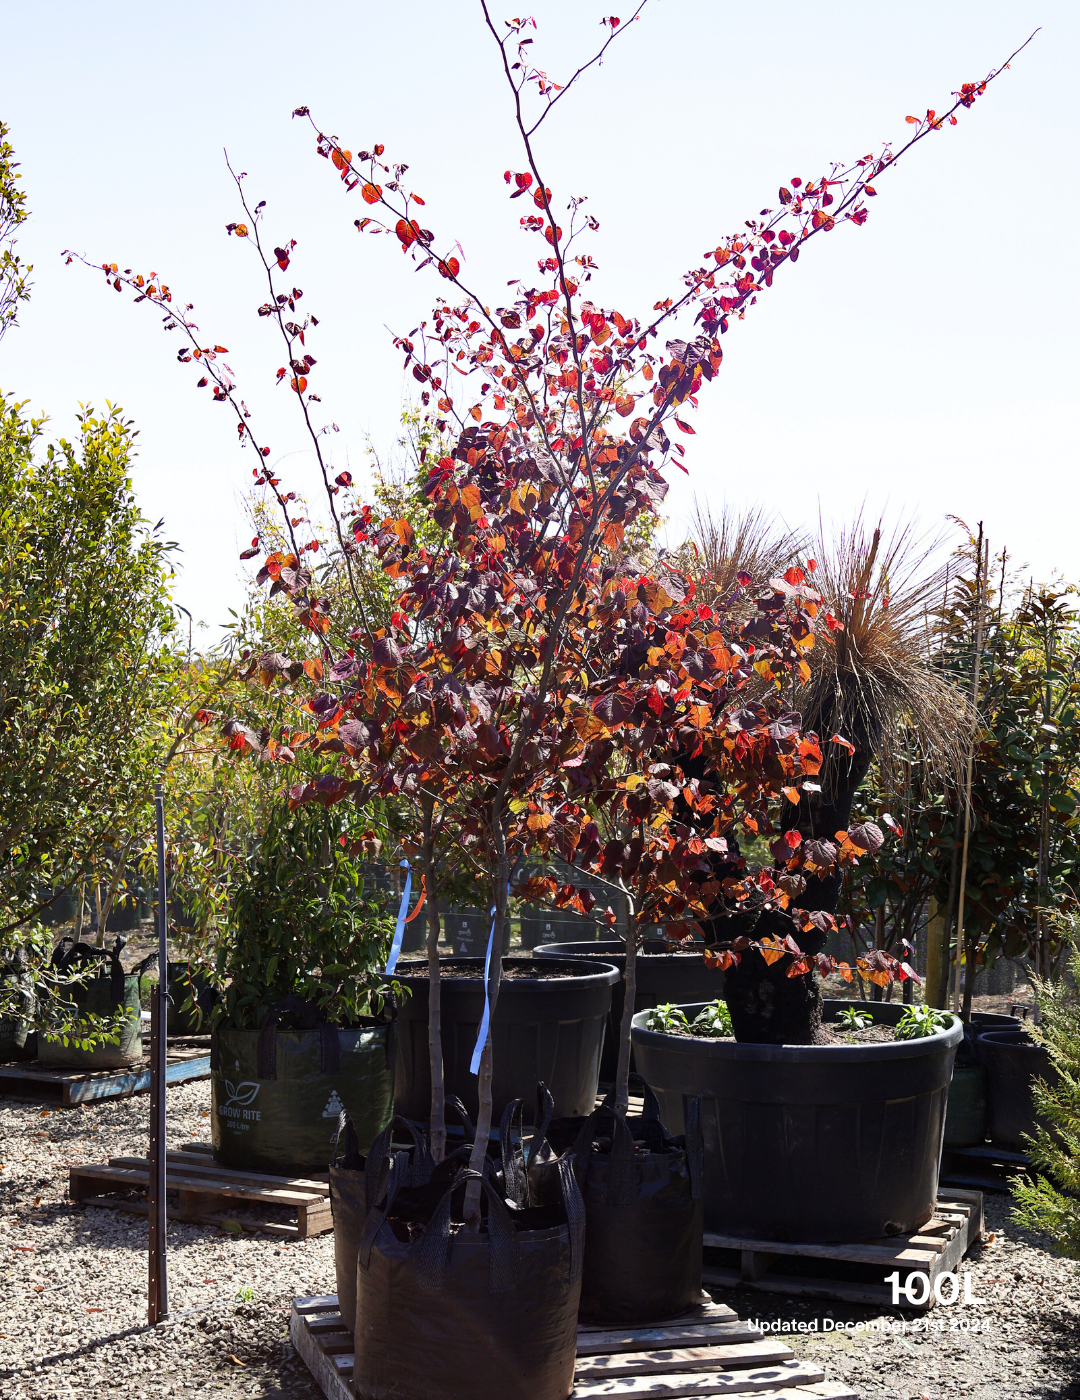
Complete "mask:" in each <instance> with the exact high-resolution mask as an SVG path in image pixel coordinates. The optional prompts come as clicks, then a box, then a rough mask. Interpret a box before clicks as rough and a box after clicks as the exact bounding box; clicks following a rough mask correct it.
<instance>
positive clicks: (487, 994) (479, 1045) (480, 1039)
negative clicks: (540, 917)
mask: <svg viewBox="0 0 1080 1400" xmlns="http://www.w3.org/2000/svg"><path fill="white" fill-rule="evenodd" d="M507 893H509V890H508V891H507ZM495 910H496V906H495V905H494V904H493V905H492V906H491V931H490V933H489V934H488V944H487V956H486V957H485V958H484V1014H483V1016H481V1018H480V1029H479V1031H478V1032H477V1035H476V1046H475V1048H474V1050H473V1052H472V1061H471V1063H470V1064H469V1073H470V1074H479V1073H480V1058H481V1056H482V1055H483V1053H484V1046H485V1045H486V1044H487V1038H488V1027H489V1026H490V1024H491V987H490V984H489V981H488V976H489V974H490V972H491V950H492V948H493V947H494V946H495Z"/></svg>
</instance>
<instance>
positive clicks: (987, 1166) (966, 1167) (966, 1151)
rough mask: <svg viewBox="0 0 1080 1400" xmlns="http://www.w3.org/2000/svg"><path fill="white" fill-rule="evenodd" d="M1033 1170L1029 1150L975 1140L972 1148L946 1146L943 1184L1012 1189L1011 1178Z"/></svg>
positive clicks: (993, 1189)
mask: <svg viewBox="0 0 1080 1400" xmlns="http://www.w3.org/2000/svg"><path fill="white" fill-rule="evenodd" d="M1030 1170H1031V1158H1030V1157H1029V1156H1028V1154H1027V1153H1026V1152H1010V1151H1009V1150H1008V1149H1007V1148H1004V1147H996V1146H995V1145H994V1144H993V1143H992V1142H981V1143H975V1144H974V1145H973V1146H971V1147H946V1149H945V1152H944V1155H943V1158H942V1165H941V1184H942V1185H943V1186H947V1187H949V1188H950V1189H951V1188H953V1187H956V1186H961V1187H966V1188H968V1189H973V1190H976V1191H1001V1192H1004V1193H1006V1194H1007V1193H1008V1192H1010V1191H1011V1190H1012V1186H1011V1185H1010V1179H1011V1178H1012V1177H1014V1176H1017V1175H1018V1174H1019V1173H1021V1172H1029V1171H1030Z"/></svg>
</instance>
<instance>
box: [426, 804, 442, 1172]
mask: <svg viewBox="0 0 1080 1400" xmlns="http://www.w3.org/2000/svg"><path fill="white" fill-rule="evenodd" d="M433 822H434V808H433V805H432V804H431V803H427V804H426V805H425V807H424V892H425V894H426V897H427V964H428V1065H429V1069H430V1074H431V1117H430V1119H429V1120H428V1137H429V1146H430V1148H431V1155H432V1157H433V1158H434V1159H435V1161H436V1162H441V1161H442V1159H443V1157H445V1155H446V1085H445V1081H444V1079H443V1053H442V977H441V974H440V970H439V901H438V898H437V895H436V890H437V885H436V879H435V836H434V829H433Z"/></svg>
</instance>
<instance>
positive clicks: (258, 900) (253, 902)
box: [211, 804, 394, 1173]
mask: <svg viewBox="0 0 1080 1400" xmlns="http://www.w3.org/2000/svg"><path fill="white" fill-rule="evenodd" d="M354 824H355V809H353V808H351V807H350V808H348V809H346V808H345V807H344V806H340V807H333V808H330V809H326V808H323V807H320V806H315V805H314V804H313V805H311V806H308V807H305V808H303V809H302V810H300V811H298V812H289V811H288V809H287V808H286V807H285V806H284V804H283V805H282V807H281V809H279V810H278V811H277V812H274V813H273V814H272V815H271V818H270V820H269V822H268V825H267V827H266V830H265V832H264V833H263V837H262V840H261V842H260V843H259V844H258V846H257V847H256V848H255V850H254V851H253V852H252V854H251V856H250V857H249V861H248V868H247V872H246V874H245V876H244V877H243V878H242V879H241V880H240V882H239V884H238V887H237V890H236V894H235V897H234V902H233V911H232V919H231V921H230V923H229V926H228V928H227V930H226V932H225V935H224V937H223V938H222V940H221V942H220V944H219V946H218V950H217V964H216V969H215V981H216V982H217V984H218V987H219V991H220V998H219V1001H218V1003H217V1005H216V1006H215V1007H214V1011H213V1015H212V1035H213V1041H212V1057H213V1063H212V1076H211V1081H212V1097H213V1139H214V1156H215V1159H216V1160H217V1161H220V1162H223V1163H224V1164H225V1165H227V1166H235V1167H246V1168H249V1169H252V1170H259V1171H274V1172H285V1173H303V1172H310V1171H314V1170H325V1168H326V1163H327V1162H328V1161H329V1160H330V1152H331V1142H332V1139H333V1136H334V1131H335V1129H336V1127H337V1122H338V1115H339V1114H340V1113H341V1111H342V1109H343V1108H344V1109H347V1110H348V1112H349V1114H350V1117H351V1118H352V1121H353V1123H354V1125H355V1126H356V1130H357V1133H358V1135H359V1137H360V1140H361V1145H362V1146H363V1147H366V1146H367V1145H368V1144H369V1143H370V1142H371V1141H372V1140H373V1139H374V1138H375V1136H376V1135H377V1134H378V1133H379V1132H380V1131H381V1129H382V1128H383V1126H384V1125H385V1124H386V1123H387V1122H388V1121H389V1118H390V1115H391V1114H392V1112H393V1055H394V1040H393V1025H392V1021H391V1020H390V1018H389V1015H388V1012H387V1008H386V1007H385V1005H384V997H383V996H382V995H381V994H380V992H379V991H378V990H377V988H378V984H379V974H380V972H381V970H382V967H383V965H384V963H385V960H386V950H387V947H388V944H389V935H390V932H391V925H390V921H389V920H388V919H387V918H386V916H385V914H384V913H383V911H382V910H380V908H379V907H378V906H377V905H375V904H374V903H373V902H372V901H371V900H370V898H368V897H366V895H365V891H364V884H363V879H362V877H361V874H360V849H359V847H360V843H359V841H358V840H357V839H356V838H355V836H354V833H353V830H352V826H353V825H354Z"/></svg>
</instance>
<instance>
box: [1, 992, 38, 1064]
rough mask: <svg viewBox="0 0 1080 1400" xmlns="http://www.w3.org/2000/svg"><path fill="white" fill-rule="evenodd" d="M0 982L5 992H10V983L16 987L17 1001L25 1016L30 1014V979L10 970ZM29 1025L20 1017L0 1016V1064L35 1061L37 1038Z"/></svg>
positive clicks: (32, 1000)
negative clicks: (23, 1009) (19, 1002)
mask: <svg viewBox="0 0 1080 1400" xmlns="http://www.w3.org/2000/svg"><path fill="white" fill-rule="evenodd" d="M0 981H2V982H3V983H4V984H5V986H4V990H5V991H10V989H11V984H12V983H15V984H16V985H17V986H18V991H19V1000H20V1001H21V1002H22V1004H23V1006H24V1007H25V1009H26V1012H27V1015H30V1014H32V1013H33V1009H34V988H33V983H32V982H31V981H30V978H29V977H28V976H27V975H26V974H25V973H20V972H19V971H17V970H15V969H12V970H11V971H9V972H8V973H7V974H6V975H5V976H4V977H2V978H0ZM30 1025H31V1023H30V1021H29V1020H28V1019H26V1018H24V1017H22V1016H0V1064H3V1063H7V1062H8V1061H10V1060H36V1059H37V1036H36V1035H35V1034H34V1032H33V1031H32V1030H31V1029H30Z"/></svg>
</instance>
